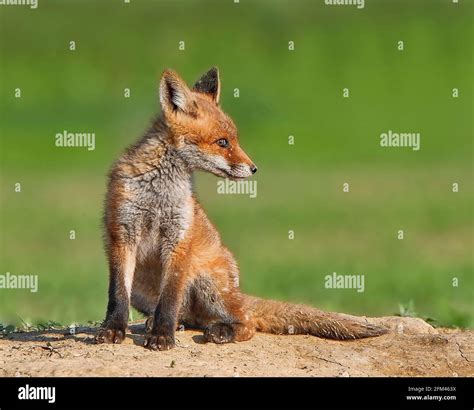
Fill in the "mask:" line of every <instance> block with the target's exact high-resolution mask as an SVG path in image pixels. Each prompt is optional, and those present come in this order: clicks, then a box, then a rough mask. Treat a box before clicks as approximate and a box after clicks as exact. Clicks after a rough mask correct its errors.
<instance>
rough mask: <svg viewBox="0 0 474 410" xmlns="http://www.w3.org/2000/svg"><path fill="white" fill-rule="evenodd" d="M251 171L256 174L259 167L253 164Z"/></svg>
mask: <svg viewBox="0 0 474 410" xmlns="http://www.w3.org/2000/svg"><path fill="white" fill-rule="evenodd" d="M250 171H251V172H252V174H255V173H256V172H257V167H256V166H255V165H251V166H250Z"/></svg>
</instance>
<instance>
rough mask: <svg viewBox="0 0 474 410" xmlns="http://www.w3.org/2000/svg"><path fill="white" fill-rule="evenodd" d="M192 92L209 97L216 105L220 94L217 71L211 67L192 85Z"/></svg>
mask: <svg viewBox="0 0 474 410" xmlns="http://www.w3.org/2000/svg"><path fill="white" fill-rule="evenodd" d="M193 90H194V91H198V92H200V93H204V94H208V95H210V96H211V97H212V99H213V100H214V101H215V102H216V104H219V96H220V93H221V82H220V79H219V69H218V68H217V67H212V68H211V69H210V70H209V71H208V72H207V73H206V74H204V75H203V76H202V77H201V78H200V79H199V80H198V81H197V82H196V84H194V87H193Z"/></svg>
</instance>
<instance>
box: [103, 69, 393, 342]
mask: <svg viewBox="0 0 474 410" xmlns="http://www.w3.org/2000/svg"><path fill="white" fill-rule="evenodd" d="M220 88H221V86H220V80H219V72H218V70H217V68H212V69H211V70H210V71H209V72H207V73H206V74H204V75H203V76H202V78H201V79H200V80H199V81H198V82H197V83H196V84H195V85H194V87H193V88H192V89H190V88H188V86H187V85H186V83H185V82H184V81H183V80H182V79H181V78H180V77H179V76H178V74H176V73H175V72H174V71H171V70H166V71H165V72H164V73H163V75H162V77H161V80H160V91H159V94H160V103H161V108H162V115H161V116H160V117H158V118H157V119H156V121H155V122H154V123H153V125H152V126H151V128H150V129H149V131H148V132H147V133H146V135H145V136H144V137H143V138H142V139H141V140H140V141H139V142H137V143H136V144H135V145H133V146H131V147H130V148H129V149H128V150H127V151H126V152H125V153H124V154H123V155H122V156H121V157H120V158H119V160H118V161H117V162H116V163H115V165H114V166H113V168H112V170H111V172H110V175H109V182H108V192H107V197H106V202H105V216H104V222H105V243H106V251H107V256H108V262H109V269H110V283H109V302H108V306H107V315H106V319H105V322H104V325H103V327H102V328H101V329H100V330H99V333H98V335H97V341H98V342H99V343H101V342H108V343H120V342H122V340H123V339H124V337H125V329H126V327H127V321H128V314H129V306H130V304H131V305H132V306H133V307H135V308H136V309H137V310H139V311H140V312H142V313H144V314H145V315H148V316H150V319H149V322H148V325H147V334H146V337H145V347H147V348H150V349H159V350H167V349H171V348H172V347H174V345H175V338H174V334H175V330H176V328H177V326H178V325H179V324H183V325H184V326H188V327H193V328H199V329H203V330H204V339H205V341H207V342H214V343H228V342H233V341H244V340H249V339H250V338H251V337H252V336H253V335H254V334H255V332H256V331H260V332H270V333H276V334H311V335H315V336H320V337H325V338H331V339H355V338H363V337H370V336H377V335H380V334H382V333H385V332H386V330H385V329H384V328H382V327H378V326H374V325H371V324H368V323H366V322H364V321H363V320H361V319H359V318H357V317H353V316H349V315H343V314H337V313H327V312H322V311H320V310H317V309H315V308H312V307H308V306H302V305H294V304H288V303H282V302H274V301H267V300H263V299H259V298H256V297H252V296H247V295H245V294H243V293H242V292H241V291H240V289H239V269H238V267H237V262H236V261H235V259H234V257H233V256H232V254H231V253H230V251H229V250H228V249H227V248H226V247H225V246H224V245H223V244H222V242H221V239H220V237H219V233H218V232H217V230H216V228H215V227H214V226H213V225H212V223H211V222H210V221H209V219H208V218H207V216H206V214H205V212H204V210H203V208H202V207H201V205H200V204H199V202H198V201H197V199H196V198H195V196H194V195H193V189H192V183H191V181H192V179H191V176H192V173H193V172H194V171H195V170H204V171H208V172H211V173H213V174H214V175H217V176H218V177H223V178H232V179H240V178H246V177H249V176H251V175H252V174H255V172H257V167H256V166H255V164H254V163H253V162H252V160H251V159H250V158H249V157H248V155H247V154H246V153H245V152H244V151H243V150H242V148H241V147H240V145H239V142H238V136H237V135H238V133H237V128H236V126H235V124H234V123H233V122H232V120H231V119H230V118H229V117H228V116H227V115H226V114H225V113H224V112H223V111H222V110H221V108H220V106H219V94H220Z"/></svg>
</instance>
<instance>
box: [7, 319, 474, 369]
mask: <svg viewBox="0 0 474 410" xmlns="http://www.w3.org/2000/svg"><path fill="white" fill-rule="evenodd" d="M369 321H371V322H377V323H382V324H385V325H386V326H389V327H390V328H391V329H392V332H391V333H389V334H386V335H383V336H381V337H377V338H371V339H363V340H355V341H345V342H343V341H333V340H325V339H319V338H317V337H314V336H276V335H268V334H257V335H256V336H255V337H254V338H253V339H252V340H250V341H248V342H244V343H231V344H226V345H215V344H211V343H209V344H203V341H202V336H201V333H200V332H196V331H181V332H177V334H176V336H177V347H176V348H175V349H172V350H170V351H166V352H159V351H148V350H146V349H144V348H143V347H142V346H141V345H142V344H143V339H144V325H143V324H141V323H135V324H131V325H130V328H129V331H128V334H127V338H126V340H125V341H124V343H123V344H121V345H103V344H102V345H97V344H95V342H94V335H95V332H96V329H93V328H78V329H77V330H76V334H74V335H71V334H68V333H66V332H65V331H64V330H62V331H58V330H54V331H47V332H30V333H14V334H10V335H8V336H6V337H4V338H2V339H0V376H235V377H237V376H242V377H244V376H341V377H349V376H474V331H473V330H466V331H459V330H450V329H433V328H432V327H431V326H429V325H428V324H426V323H425V322H423V321H422V320H420V319H410V318H398V317H390V318H379V319H370V320H369Z"/></svg>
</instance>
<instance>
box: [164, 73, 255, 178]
mask: <svg viewBox="0 0 474 410" xmlns="http://www.w3.org/2000/svg"><path fill="white" fill-rule="evenodd" d="M220 88H221V85H220V80H219V71H218V69H217V68H215V67H213V68H211V69H210V70H209V71H208V72H207V73H206V74H204V75H203V76H202V77H201V78H200V79H199V80H198V81H197V82H196V84H195V85H194V87H193V88H192V89H190V88H189V87H188V86H187V85H186V83H185V82H184V81H183V80H182V79H181V77H180V76H179V75H178V74H177V73H176V72H174V71H172V70H166V71H164V73H163V74H162V76H161V80H160V103H161V108H162V111H163V116H164V119H165V122H166V124H167V126H168V128H169V130H170V138H171V140H172V144H173V145H174V146H175V148H176V150H177V152H178V153H179V155H180V156H181V157H182V158H183V159H184V161H185V162H186V164H187V165H188V166H189V167H190V168H191V169H199V170H204V171H208V172H211V173H213V174H214V175H217V176H219V177H225V178H232V179H239V178H246V177H249V176H250V175H252V174H255V172H257V167H256V166H255V164H254V163H253V162H252V160H251V159H250V158H249V157H248V155H247V154H246V153H245V152H244V151H243V150H242V148H241V147H240V145H239V141H238V133H237V128H236V126H235V124H234V123H233V121H232V120H231V119H230V118H229V116H227V115H226V114H225V113H224V112H223V111H222V109H221V108H220V106H219V94H220Z"/></svg>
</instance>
